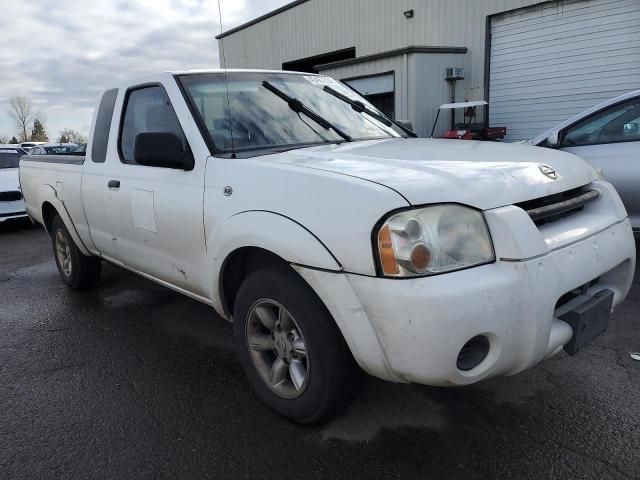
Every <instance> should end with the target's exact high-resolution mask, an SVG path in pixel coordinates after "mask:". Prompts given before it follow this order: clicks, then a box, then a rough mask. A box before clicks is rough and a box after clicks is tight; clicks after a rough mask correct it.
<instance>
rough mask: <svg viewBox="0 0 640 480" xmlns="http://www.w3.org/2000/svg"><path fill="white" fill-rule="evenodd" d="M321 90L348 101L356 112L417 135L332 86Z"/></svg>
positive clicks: (410, 134)
mask: <svg viewBox="0 0 640 480" xmlns="http://www.w3.org/2000/svg"><path fill="white" fill-rule="evenodd" d="M323 90H324V91H325V92H327V93H329V94H331V95H333V96H334V97H336V98H338V99H340V100H342V101H343V102H344V103H348V104H349V105H351V108H353V109H354V110H355V111H356V112H358V113H366V114H367V115H369V116H370V117H372V118H375V119H376V120H378V121H379V122H380V123H383V124H384V125H386V126H387V127H391V126H393V125H395V126H396V127H398V128H400V129H401V130H402V131H403V132H404V133H406V134H407V135H409V136H411V137H417V135H416V134H415V132H412V131H411V130H409V129H408V128H405V127H403V126H402V125H400V124H398V123H396V122H394V121H393V120H391V119H390V118H387V117H385V116H384V115H380V114H379V113H376V112H374V111H373V110H371V109H370V108H368V107H367V106H366V105H365V104H364V103H362V102H361V101H359V100H352V99H351V98H349V97H347V96H346V95H343V94H342V93H340V92H338V91H337V90H334V89H333V88H331V87H330V86H328V85H325V86H324V89H323Z"/></svg>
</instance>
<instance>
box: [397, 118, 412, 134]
mask: <svg viewBox="0 0 640 480" xmlns="http://www.w3.org/2000/svg"><path fill="white" fill-rule="evenodd" d="M396 123H397V124H398V125H400V126H402V127H404V128H406V129H407V130H411V131H412V132H413V123H411V122H410V121H409V120H396Z"/></svg>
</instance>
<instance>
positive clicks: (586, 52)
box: [216, 0, 640, 141]
mask: <svg viewBox="0 0 640 480" xmlns="http://www.w3.org/2000/svg"><path fill="white" fill-rule="evenodd" d="M216 38H217V39H218V46H219V48H220V49H221V51H222V49H223V50H224V55H221V58H224V61H225V63H224V65H225V66H226V67H228V68H270V69H285V70H301V71H309V72H319V73H324V74H327V75H331V76H333V77H334V78H337V79H340V80H343V81H345V82H347V83H349V84H350V85H351V86H352V87H353V88H355V89H356V90H358V91H359V92H360V93H362V94H364V95H365V96H367V97H368V98H369V99H370V100H371V101H372V102H373V103H375V104H376V105H377V106H378V107H379V108H381V109H382V110H383V111H385V112H387V113H389V114H391V115H394V116H395V118H397V119H406V120H410V121H411V122H413V124H414V127H415V130H416V131H417V132H418V133H419V134H420V135H421V136H426V135H428V134H429V133H430V126H431V124H432V122H433V120H434V117H435V114H436V111H437V107H438V106H439V105H440V104H442V103H446V102H448V101H449V100H450V96H451V93H452V92H451V89H450V85H451V82H447V81H446V80H445V68H447V67H457V68H463V69H464V79H463V80H459V81H457V82H455V87H454V89H455V96H456V99H457V100H458V101H463V100H481V99H484V100H487V101H489V102H490V108H489V111H488V115H487V117H488V118H485V120H488V121H489V123H490V124H491V125H493V126H507V128H508V135H507V140H512V141H513V140H520V139H525V138H531V137H533V136H535V135H536V134H539V133H540V132H542V131H544V130H545V129H547V128H550V127H552V126H554V125H556V124H557V123H559V122H561V121H562V120H565V119H566V118H568V117H570V116H572V115H574V114H576V113H578V112H580V111H582V110H585V109H586V108H588V107H590V106H592V105H595V104H596V103H598V102H600V101H602V100H605V99H608V98H610V97H613V96H616V95H618V94H620V93H623V92H626V91H630V90H634V89H638V88H640V0H553V1H546V2H540V0H403V1H396V0H297V1H294V2H292V3H290V4H287V5H285V6H283V7H282V8H279V9H277V10H275V11H273V12H271V13H269V14H267V15H264V16H262V17H259V18H256V19H254V20H252V21H250V22H248V23H246V24H244V25H241V26H239V27H236V28H233V29H231V30H229V31H226V32H224V33H223V34H221V35H219V36H218V37H216Z"/></svg>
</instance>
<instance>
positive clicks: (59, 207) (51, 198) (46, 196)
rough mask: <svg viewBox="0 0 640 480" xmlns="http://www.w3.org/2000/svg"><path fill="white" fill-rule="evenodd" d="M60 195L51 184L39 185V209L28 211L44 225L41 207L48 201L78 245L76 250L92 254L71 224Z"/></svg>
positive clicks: (71, 221) (84, 253) (87, 254)
mask: <svg viewBox="0 0 640 480" xmlns="http://www.w3.org/2000/svg"><path fill="white" fill-rule="evenodd" d="M60 197H61V194H59V192H57V191H56V189H55V188H53V187H52V186H51V185H40V187H39V188H38V205H40V211H38V212H30V213H32V215H33V216H34V217H35V219H36V220H37V221H39V222H40V223H41V224H42V225H44V218H42V217H43V215H42V207H43V206H44V204H45V203H50V204H51V205H52V206H53V208H55V209H56V212H57V213H58V215H60V218H62V221H63V222H64V225H65V227H67V230H68V231H69V235H71V238H73V241H74V242H75V244H76V246H77V247H78V250H80V252H82V254H83V255H86V256H92V253H91V252H89V250H88V249H87V247H86V246H85V244H84V242H83V241H82V239H81V238H80V235H78V231H77V230H76V227H75V225H74V224H73V220H71V216H70V215H69V212H68V211H67V209H66V207H65V205H64V201H63V200H61V198H60ZM49 233H51V232H49Z"/></svg>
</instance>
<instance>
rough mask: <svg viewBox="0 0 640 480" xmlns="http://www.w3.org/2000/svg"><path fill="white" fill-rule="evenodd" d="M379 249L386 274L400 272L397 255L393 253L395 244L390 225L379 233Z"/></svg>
mask: <svg viewBox="0 0 640 480" xmlns="http://www.w3.org/2000/svg"><path fill="white" fill-rule="evenodd" d="M378 250H379V251H380V263H381V264H382V271H383V272H384V273H385V274H386V275H397V274H398V273H399V272H400V269H399V268H398V264H397V263H396V257H395V255H394V253H393V244H392V243H391V231H390V230H389V226H388V225H385V226H384V227H382V229H381V230H380V233H378Z"/></svg>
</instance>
